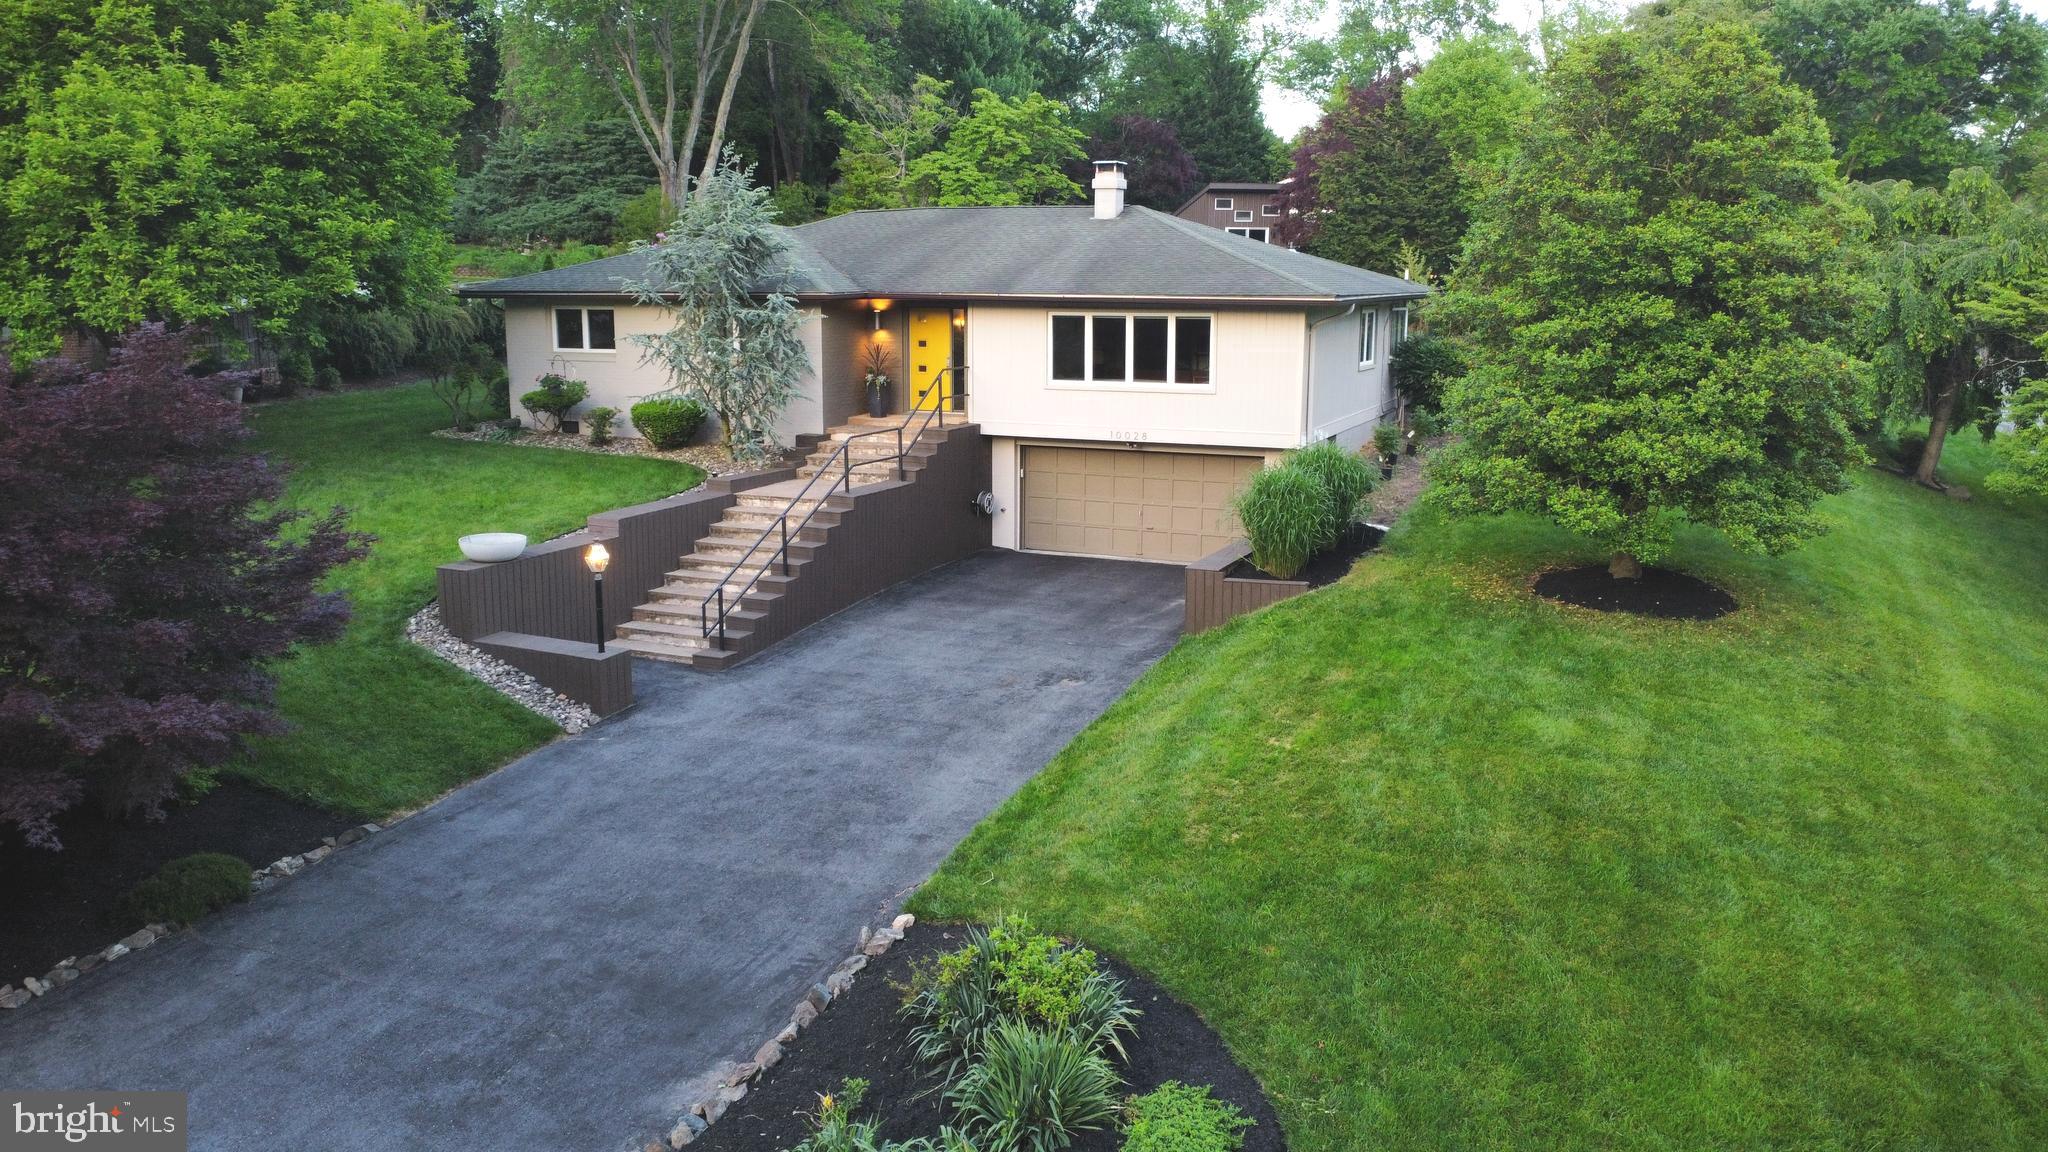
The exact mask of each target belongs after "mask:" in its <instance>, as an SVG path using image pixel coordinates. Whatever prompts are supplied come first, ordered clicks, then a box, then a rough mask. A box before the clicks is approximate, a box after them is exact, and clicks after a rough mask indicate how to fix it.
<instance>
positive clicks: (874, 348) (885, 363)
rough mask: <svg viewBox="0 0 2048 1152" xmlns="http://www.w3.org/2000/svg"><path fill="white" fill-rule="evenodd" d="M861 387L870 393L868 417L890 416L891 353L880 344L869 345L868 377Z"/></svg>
mask: <svg viewBox="0 0 2048 1152" xmlns="http://www.w3.org/2000/svg"><path fill="white" fill-rule="evenodd" d="M861 386H862V387H864V388H866V389H867V393H868V415H870V416H887V415H888V414H889V353H888V351H887V350H886V349H884V348H883V347H882V346H881V344H880V343H873V344H869V345H868V362H867V376H866V377H865V378H864V379H863V380H862V381H861Z"/></svg>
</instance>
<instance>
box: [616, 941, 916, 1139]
mask: <svg viewBox="0 0 2048 1152" xmlns="http://www.w3.org/2000/svg"><path fill="white" fill-rule="evenodd" d="M916 923H917V917H915V916H913V915H911V914H910V913H908V912H905V913H903V914H901V915H899V916H897V917H896V918H895V919H893V920H891V921H890V922H889V925H888V927H886V928H870V927H868V926H867V925H865V924H863V925H862V926H861V929H860V936H859V938H858V939H859V943H858V945H857V946H856V947H855V949H854V952H853V954H852V955H850V956H848V957H847V958H846V959H844V960H841V961H840V962H839V963H838V964H837V965H836V966H834V967H833V969H832V971H831V972H829V973H827V974H826V976H825V978H824V979H822V980H820V981H818V982H817V983H815V984H812V985H811V986H810V987H809V988H807V989H805V990H804V994H803V997H802V998H801V999H799V1000H798V1001H797V1002H796V1004H795V1005H794V1006H792V1007H791V1008H790V1011H789V1023H787V1024H784V1025H783V1026H782V1030H781V1031H779V1032H777V1033H776V1034H775V1035H773V1036H771V1037H769V1038H768V1039H766V1040H764V1041H762V1042H761V1046H760V1047H759V1048H756V1049H754V1056H753V1059H751V1060H744V1061H734V1060H727V1061H723V1062H722V1063H720V1064H719V1065H718V1066H717V1067H715V1068H713V1069H712V1070H711V1071H710V1072H709V1073H707V1074H706V1075H705V1076H703V1077H701V1078H699V1080H698V1083H700V1084H702V1085H704V1087H703V1088H702V1089H700V1090H699V1098H698V1100H697V1101H696V1102H695V1103H693V1104H691V1105H690V1107H689V1109H688V1110H687V1111H685V1112H684V1113H683V1115H682V1117H681V1118H680V1119H678V1120H677V1121H676V1122H675V1125H674V1126H673V1127H671V1128H670V1129H669V1133H668V1139H667V1140H665V1141H663V1140H650V1141H648V1142H647V1146H646V1148H645V1150H644V1152H668V1150H671V1149H678V1148H683V1147H685V1146H687V1145H689V1144H690V1143H691V1142H692V1141H694V1140H696V1139H697V1137H699V1136H701V1135H703V1134H704V1131H705V1130H706V1129H708V1128H710V1127H711V1126H712V1125H713V1124H716V1123H718V1119H719V1117H721V1116H724V1115H725V1113H726V1110H727V1109H728V1108H731V1107H732V1106H733V1105H734V1104H737V1103H739V1102H740V1101H741V1100H744V1099H746V1096H747V1089H748V1086H749V1085H751V1084H752V1083H753V1082H754V1079H755V1077H758V1076H759V1075H761V1073H763V1072H766V1071H767V1070H768V1069H770V1068H773V1067H775V1066H776V1065H777V1064H779V1063H781V1062H782V1046H783V1045H784V1044H787V1043H789V1042H790V1041H792V1040H795V1039H796V1038H797V1034H798V1033H800V1032H802V1031H803V1030H804V1029H806V1028H808V1027H810V1026H811V1025H812V1024H814V1023H816V1022H817V1019H818V1016H819V1014H820V1013H822V1012H824V1011H825V1009H827V1008H829V1007H831V1005H832V1002H833V1001H834V1000H836V999H838V998H839V997H841V996H844V995H846V993H847V991H848V990H849V989H851V988H852V987H853V981H854V978H855V977H856V976H858V975H859V974H860V971H861V969H863V968H866V967H867V966H868V961H869V960H870V959H873V958H875V957H878V956H881V955H883V954H884V953H886V952H888V951H889V948H890V946H891V945H893V944H895V943H896V942H897V941H898V940H901V939H903V934H904V933H905V932H906V931H909V929H910V927H911V926H912V925H913V924H916Z"/></svg>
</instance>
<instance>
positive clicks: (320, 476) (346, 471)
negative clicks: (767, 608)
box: [231, 385, 703, 818]
mask: <svg viewBox="0 0 2048 1152" xmlns="http://www.w3.org/2000/svg"><path fill="white" fill-rule="evenodd" d="M447 418H448V414H447V410H446V409H444V408H442V407H441V406H440V404H439V402H437V401H436V400H435V399H434V397H433V395H432V394H431V393H430V392H428V391H427V390H426V387H425V386H424V385H413V386H409V387H403V388H393V389H388V390H384V391H373V392H352V393H345V394H342V395H338V396H321V397H312V398H307V399H302V400H292V401H287V402H285V403H280V404H274V405H269V406H266V407H264V408H261V409H259V410H257V412H256V414H255V416H254V418H253V423H254V425H255V427H256V430H257V435H256V441H255V444H256V447H257V448H258V449H259V450H261V451H266V452H272V453H275V454H276V455H278V456H280V457H282V458H284V459H285V460H287V461H289V462H290V463H291V464H292V465H293V466H294V471H293V473H292V478H291V484H290V488H289V492H288V495H287V499H288V501H289V502H290V503H292V504H295V505H297V506H299V507H302V508H309V509H315V510H325V509H327V508H329V507H332V506H333V505H336V504H341V505H344V506H346V507H348V508H349V509H351V510H352V513H353V515H352V517H351V522H352V523H353V524H354V526H355V527H357V528H359V529H361V530H363V531H365V532H372V533H375V534H376V535H377V538H378V539H377V543H376V544H375V545H373V546H372V548H371V552H370V555H369V556H368V557H367V558H365V559H363V560H360V561H358V562H356V563H354V564H351V565H349V566H348V567H347V568H344V569H342V570H341V571H340V572H339V573H338V574H337V576H336V577H335V582H336V583H337V584H338V585H339V586H341V587H343V588H346V589H348V591H349V594H350V597H351V598H352V600H353V601H354V604H355V618H354V620H353V621H352V622H351V623H350V624H349V628H348V632H347V634H346V635H345V636H344V637H343V638H342V639H341V640H339V641H338V642H336V643H333V644H327V645H320V646H315V647H311V648H307V649H304V650H302V651H300V652H299V653H298V654H297V655H296V656H295V657H294V658H293V659H291V660H289V661H286V662H285V663H283V664H282V665H280V666H279V669H278V671H279V678H280V683H279V686H278V697H279V701H280V704H281V707H282V711H283V713H284V717H285V719H287V720H288V721H290V722H291V723H292V724H294V725H296V730H295V731H294V732H292V733H291V734H289V735H286V736H282V737H277V738H268V739H264V740H262V741H259V742H258V744H257V746H256V749H255V751H254V754H253V755H252V756H251V757H249V758H248V759H247V760H245V761H242V762H240V763H237V764H236V765H234V766H233V767H232V769H231V771H233V772H235V773H236V774H239V775H243V776H247V777H249V778H250V779H253V780H256V781H258V782H260V783H262V784H265V785H268V786H269V787H272V788H275V789H277V790H279V791H281V792H284V793H286V794H288V795H291V796H295V797H298V798H300V799H304V800H310V801H312V802H314V803H316V804H320V805H323V806H325V807H328V808H332V809H335V810H337V811H341V812H346V813H350V814H354V815H358V816H362V817H365V818H375V817H379V816H383V815H386V814H388V813H390V812H393V811H396V810H400V809H404V808H409V807H413V806H416V805H418V804H422V803H424V802H426V801H427V800H430V799H432V798H433V797H435V796H437V795H439V794H441V793H442V792H444V791H446V790H447V789H449V788H452V787H454V786H455V785H457V784H460V783H462V782H463V781H465V780H468V779H471V778H473V777H475V776H477V775H479V774H481V773H484V772H488V771H490V770H491V769H493V768H496V767H497V766H498V765H500V764H503V763H504V762H505V761H506V760H508V759H510V758H511V757H513V756H516V755H518V754H519V753H521V752H524V751H526V750H528V749H530V748H533V747H534V746H536V745H538V744H540V743H542V742H543V741H545V740H547V739H548V738H549V737H550V736H551V735H553V734H554V733H556V732H557V731H559V729H557V728H555V727H554V726H553V725H552V724H550V723H549V722H548V721H546V720H543V719H541V718H540V717H538V716H535V715H534V714H533V713H531V712H528V711H527V710H526V709H524V708H521V707H519V706H518V705H516V704H513V703H512V702H511V701H509V700H507V699H505V698H504V697H503V696H500V695H499V694H498V693H496V692H494V691H492V690H490V689H489V688H486V687H484V686H483V685H482V684H480V683H478V682H477V681H475V680H473V679H471V678H470V677H469V676H467V675H465V674H463V673H461V672H458V671H456V670H455V669H454V668H452V667H450V666H449V665H448V664H446V663H444V662H442V661H441V660H439V659H438V658H436V657H434V656H432V655H429V654H428V653H427V652H425V651H423V650H422V649H420V648H418V647H416V646H415V645H413V644H412V643H411V642H409V641H407V640H406V638H405V621H406V618H407V617H409V616H411V615H412V614H413V613H414V612H417V611H418V610H419V609H420V607H421V606H422V605H424V604H426V602H427V601H429V600H431V599H433V597H434V567H435V566H436V565H437V564H442V563H445V562H447V561H449V560H456V559H460V558H461V557H460V554H459V553H458V552H457V550H456V546H455V541H456V538H457V537H459V536H462V535H463V534H465V533H469V532H479V531H508V532H524V533H526V534H527V535H528V536H530V537H532V538H533V539H535V540H545V539H548V538H550V537H553V536H556V535H559V534H560V533H562V532H566V531H569V530H571V529H574V528H578V527H580V526H581V525H582V523H583V520H584V517H586V516H588V515H589V514H591V513H593V512H601V511H604V510H605V509H607V508H616V507H619V506H621V505H626V504H634V503H638V502H640V501H643V500H651V499H656V498H658V497H661V496H666V495H669V494H671V493H674V492H678V491H681V490H683V489H686V488H690V487H693V486H694V485H696V484H697V483H698V482H699V481H700V480H702V479H703V475H702V473H700V472H699V471H698V470H697V469H695V468H692V467H690V466H688V465H683V464H674V463H670V462H667V461H661V460H640V459H633V458H628V457H617V456H594V455H587V454H584V453H578V452H562V451H558V450H551V449H545V448H529V447H522V446H520V445H517V444H477V443H468V442H463V441H451V440H443V439H438V438H436V437H433V436H430V435H428V433H429V432H430V431H432V430H433V429H435V428H437V427H442V426H444V424H445V422H446V420H447Z"/></svg>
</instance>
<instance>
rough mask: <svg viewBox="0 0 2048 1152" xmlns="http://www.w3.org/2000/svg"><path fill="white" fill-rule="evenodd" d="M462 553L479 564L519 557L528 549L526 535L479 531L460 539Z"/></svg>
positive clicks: (494, 562)
mask: <svg viewBox="0 0 2048 1152" xmlns="http://www.w3.org/2000/svg"><path fill="white" fill-rule="evenodd" d="M460 543H461V544H462V554H463V555H464V556H466V557H468V558H469V559H471V560H474V561H476V562H477V563H479V564H496V563H498V562H500V561H503V560H513V559H517V558H518V556H519V554H520V553H521V552H524V551H526V537H524V536H521V535H520V534H519V533H517V532H479V533H477V534H476V535H474V536H464V537H463V538H462V540H461V541H460Z"/></svg>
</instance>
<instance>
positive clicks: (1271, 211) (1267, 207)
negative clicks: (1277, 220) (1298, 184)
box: [1259, 200, 1280, 216]
mask: <svg viewBox="0 0 2048 1152" xmlns="http://www.w3.org/2000/svg"><path fill="white" fill-rule="evenodd" d="M1279 214H1280V206H1279V205H1278V204H1275V203H1273V202H1272V201H1271V200H1268V201H1266V202H1265V203H1264V204H1261V205H1259V215H1261V216H1278V215H1279Z"/></svg>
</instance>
